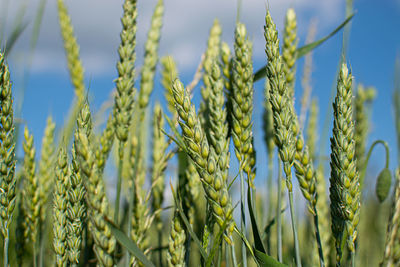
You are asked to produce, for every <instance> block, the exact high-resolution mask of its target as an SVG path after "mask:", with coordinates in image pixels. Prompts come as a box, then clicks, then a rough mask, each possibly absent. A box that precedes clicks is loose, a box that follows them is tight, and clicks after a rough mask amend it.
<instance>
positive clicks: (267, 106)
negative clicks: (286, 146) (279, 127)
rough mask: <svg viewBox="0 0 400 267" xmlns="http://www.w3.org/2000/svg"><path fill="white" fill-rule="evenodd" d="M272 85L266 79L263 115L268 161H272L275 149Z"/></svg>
mask: <svg viewBox="0 0 400 267" xmlns="http://www.w3.org/2000/svg"><path fill="white" fill-rule="evenodd" d="M270 90H271V87H270V83H269V80H268V78H266V79H265V90H264V95H265V101H264V114H263V128H264V140H265V143H266V144H267V153H268V159H269V160H272V157H273V154H274V148H275V136H274V115H273V111H272V106H271V103H270V102H269V99H270Z"/></svg>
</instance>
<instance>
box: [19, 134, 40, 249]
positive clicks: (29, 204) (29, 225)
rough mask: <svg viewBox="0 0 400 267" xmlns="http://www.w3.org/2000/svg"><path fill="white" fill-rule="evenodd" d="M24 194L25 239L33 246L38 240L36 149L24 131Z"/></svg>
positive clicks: (30, 136)
mask: <svg viewBox="0 0 400 267" xmlns="http://www.w3.org/2000/svg"><path fill="white" fill-rule="evenodd" d="M24 139H25V140H24V143H23V149H24V178H25V179H24V193H25V212H26V218H25V234H24V235H25V238H26V239H27V240H29V241H30V242H31V244H33V245H34V246H35V245H36V241H37V238H38V230H39V229H38V226H39V217H40V209H41V207H42V203H41V202H40V191H39V179H38V176H37V175H36V162H35V156H36V149H35V147H34V144H33V135H31V134H30V133H29V131H28V128H25V130H24Z"/></svg>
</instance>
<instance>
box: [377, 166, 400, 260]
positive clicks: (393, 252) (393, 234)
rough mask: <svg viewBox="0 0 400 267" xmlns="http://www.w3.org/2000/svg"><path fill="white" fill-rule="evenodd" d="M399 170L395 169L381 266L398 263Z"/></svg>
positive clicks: (399, 245)
mask: <svg viewBox="0 0 400 267" xmlns="http://www.w3.org/2000/svg"><path fill="white" fill-rule="evenodd" d="M399 227H400V170H399V169H397V170H396V183H395V191H394V195H393V200H392V207H391V211H390V215H389V222H388V227H387V233H386V242H385V251H384V254H383V260H382V263H381V266H397V265H398V264H399V263H400V255H399V253H398V249H399V247H400V231H399Z"/></svg>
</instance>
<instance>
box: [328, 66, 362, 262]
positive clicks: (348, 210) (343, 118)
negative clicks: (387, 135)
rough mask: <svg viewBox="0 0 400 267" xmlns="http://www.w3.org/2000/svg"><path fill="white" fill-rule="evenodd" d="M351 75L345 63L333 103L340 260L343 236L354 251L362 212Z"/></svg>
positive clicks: (336, 233)
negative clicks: (356, 157)
mask: <svg viewBox="0 0 400 267" xmlns="http://www.w3.org/2000/svg"><path fill="white" fill-rule="evenodd" d="M351 84H352V76H351V74H350V73H349V70H348V69H347V66H346V64H343V65H342V66H341V69H340V73H339V78H338V83H337V95H336V98H335V102H334V103H333V112H334V122H333V137H332V138H331V150H332V152H331V162H330V165H331V177H330V182H331V186H330V188H329V191H330V199H331V217H332V233H333V236H334V237H335V240H336V250H337V262H338V263H339V264H340V261H341V258H342V252H343V246H342V240H343V238H344V233H345V234H346V236H347V247H348V249H349V251H350V252H351V253H352V254H354V253H355V247H354V242H355V240H356V238H357V225H358V221H359V216H360V185H359V178H358V171H357V169H356V159H355V157H354V155H355V141H354V123H353V108H352V95H353V94H352V86H351Z"/></svg>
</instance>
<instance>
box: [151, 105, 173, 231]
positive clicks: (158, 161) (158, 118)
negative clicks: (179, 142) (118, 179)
mask: <svg viewBox="0 0 400 267" xmlns="http://www.w3.org/2000/svg"><path fill="white" fill-rule="evenodd" d="M163 116H164V115H163V111H162V108H161V105H160V104H159V103H158V102H157V103H156V105H155V106H154V111H153V153H152V157H153V166H152V170H151V182H152V202H151V205H152V209H153V212H155V211H159V210H160V209H161V205H162V203H163V201H164V190H165V173H164V172H165V169H166V168H167V163H168V160H169V157H170V156H169V154H167V153H166V150H167V148H168V143H167V140H166V138H165V135H164V133H163V132H162V130H163V129H164V127H165V125H164V124H165V122H164V117H163ZM155 220H156V223H157V227H158V228H159V229H161V228H162V221H161V213H158V214H157V215H156V217H155ZM160 224H161V225H160Z"/></svg>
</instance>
